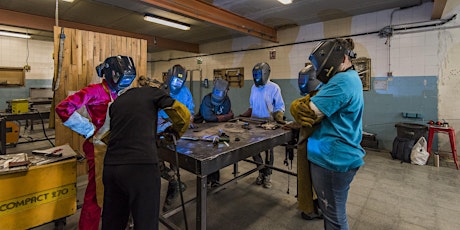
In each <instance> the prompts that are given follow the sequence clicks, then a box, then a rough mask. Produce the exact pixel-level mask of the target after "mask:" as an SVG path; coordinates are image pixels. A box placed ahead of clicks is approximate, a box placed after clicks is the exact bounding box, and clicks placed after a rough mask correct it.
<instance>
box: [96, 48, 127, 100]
mask: <svg viewBox="0 0 460 230" xmlns="http://www.w3.org/2000/svg"><path fill="white" fill-rule="evenodd" d="M96 72H97V75H98V76H99V77H104V78H105V80H106V81H107V85H108V86H109V88H110V90H112V91H114V92H119V91H121V90H123V89H124V88H126V87H128V86H129V85H131V83H132V82H133V81H134V79H135V78H136V68H135V67H134V62H133V59H132V58H131V57H128V56H120V55H119V56H113V57H108V58H107V59H105V61H104V62H103V63H101V64H100V65H98V66H97V67H96Z"/></svg>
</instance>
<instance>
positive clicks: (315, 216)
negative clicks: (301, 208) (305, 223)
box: [300, 212, 323, 220]
mask: <svg viewBox="0 0 460 230" xmlns="http://www.w3.org/2000/svg"><path fill="white" fill-rule="evenodd" d="M300 215H301V216H302V219H304V220H314V219H323V214H322V213H319V214H318V213H315V212H314V213H310V214H307V213H305V212H302V213H300Z"/></svg>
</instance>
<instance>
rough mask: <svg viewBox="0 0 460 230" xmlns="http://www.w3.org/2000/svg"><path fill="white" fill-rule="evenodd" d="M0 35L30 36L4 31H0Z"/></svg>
mask: <svg viewBox="0 0 460 230" xmlns="http://www.w3.org/2000/svg"><path fill="white" fill-rule="evenodd" d="M0 36H7V37H15V38H30V35H28V34H20V33H12V32H6V31H0Z"/></svg>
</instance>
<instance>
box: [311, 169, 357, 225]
mask: <svg viewBox="0 0 460 230" xmlns="http://www.w3.org/2000/svg"><path fill="white" fill-rule="evenodd" d="M358 169H359V167H358V168H355V169H351V170H349V171H348V172H335V171H332V170H329V169H325V168H323V167H320V166H318V165H316V164H313V163H311V166H310V170H311V178H312V181H313V187H314V188H315V191H316V195H317V196H318V201H319V202H318V204H319V208H320V209H321V211H322V212H323V215H324V229H326V230H330V229H344V230H347V229H348V220H347V210H346V204H347V197H348V190H349V189H350V183H351V181H352V180H353V178H354V176H355V175H356V172H357V171H358Z"/></svg>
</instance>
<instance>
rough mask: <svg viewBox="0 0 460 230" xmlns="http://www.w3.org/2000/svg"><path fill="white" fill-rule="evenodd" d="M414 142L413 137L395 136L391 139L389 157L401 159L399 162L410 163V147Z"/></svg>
mask: <svg viewBox="0 0 460 230" xmlns="http://www.w3.org/2000/svg"><path fill="white" fill-rule="evenodd" d="M414 144H415V140H413V139H410V138H401V137H396V138H395V139H394V141H393V149H392V150H391V157H392V158H393V159H398V160H401V163H402V162H407V163H410V162H411V161H410V154H411V152H412V147H414Z"/></svg>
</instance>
